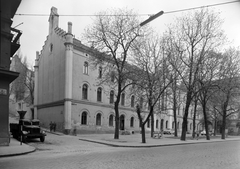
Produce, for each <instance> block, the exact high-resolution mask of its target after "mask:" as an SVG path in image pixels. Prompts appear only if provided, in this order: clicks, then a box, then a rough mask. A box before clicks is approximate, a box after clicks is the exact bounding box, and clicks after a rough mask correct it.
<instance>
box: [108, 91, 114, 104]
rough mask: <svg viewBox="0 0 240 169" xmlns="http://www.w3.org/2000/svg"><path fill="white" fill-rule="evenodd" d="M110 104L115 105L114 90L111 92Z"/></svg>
mask: <svg viewBox="0 0 240 169" xmlns="http://www.w3.org/2000/svg"><path fill="white" fill-rule="evenodd" d="M109 103H110V104H113V103H114V91H113V90H111V91H110V100H109Z"/></svg>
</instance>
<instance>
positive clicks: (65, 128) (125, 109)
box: [34, 7, 192, 134]
mask: <svg viewBox="0 0 240 169" xmlns="http://www.w3.org/2000/svg"><path fill="white" fill-rule="evenodd" d="M48 21H49V34H48V36H47V39H46V41H45V43H44V46H43V47H42V50H41V52H40V53H39V52H37V53H36V60H35V66H34V68H35V97H34V113H35V115H34V117H35V118H38V119H39V120H40V121H41V124H42V126H43V127H46V128H48V127H49V124H50V122H56V124H57V130H58V131H61V132H64V133H66V134H69V133H71V130H72V124H74V126H76V127H77V133H113V132H114V125H115V121H114V120H115V117H114V114H115V113H114V107H113V106H114V105H113V103H114V99H115V95H114V89H110V88H109V86H106V85H97V79H98V78H101V73H102V71H101V70H102V69H101V66H99V67H97V68H95V69H91V68H90V61H89V57H90V56H91V55H92V53H93V49H92V48H91V47H88V46H85V45H84V44H82V43H81V41H79V40H77V39H75V38H74V36H73V34H72V23H71V22H69V23H68V30H67V32H66V31H64V30H63V29H61V28H59V27H58V22H59V15H58V12H57V9H56V8H55V7H52V8H51V13H50V16H49V20H48ZM131 98H132V96H131V95H129V94H128V93H127V91H126V93H124V94H123V95H122V97H121V102H120V106H119V107H120V130H130V131H139V130H140V127H139V120H138V117H137V114H136V112H135V106H136V105H135V106H134V105H132V104H131ZM145 111H147V106H146V107H145ZM173 124H174V123H173V115H172V112H170V111H169V113H165V114H157V113H155V125H154V126H155V130H160V129H166V128H169V129H172V128H173ZM150 126H151V125H150V121H149V123H148V124H147V125H146V131H150ZM178 126H179V129H180V128H181V126H182V109H180V110H179V114H178ZM189 130H192V118H189Z"/></svg>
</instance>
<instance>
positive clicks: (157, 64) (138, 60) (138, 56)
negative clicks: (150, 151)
mask: <svg viewBox="0 0 240 169" xmlns="http://www.w3.org/2000/svg"><path fill="white" fill-rule="evenodd" d="M161 46H162V45H161V43H160V38H159V37H158V36H156V35H155V34H152V35H151V36H148V37H144V38H142V39H139V40H138V41H137V42H136V43H134V47H133V60H132V63H133V64H134V65H136V67H137V68H138V69H139V70H138V71H136V76H135V78H137V79H138V80H137V79H136V80H135V81H136V84H137V87H136V88H135V93H137V95H138V98H142V99H143V98H145V102H146V103H147V106H148V114H147V118H145V120H144V119H142V116H141V113H142V109H143V106H142V102H143V100H142V101H141V99H140V102H139V106H138V107H137V113H138V117H139V120H140V125H141V130H142V142H143V143H145V142H146V140H145V130H144V128H145V124H146V123H147V122H148V121H149V118H150V117H151V137H153V132H154V111H159V110H157V107H156V105H157V103H158V102H159V100H160V98H161V96H162V94H163V93H164V91H165V90H166V89H167V87H168V86H169V85H170V84H171V82H172V79H171V78H172V77H170V76H169V72H168V71H167V70H168V67H167V65H166V64H164V58H163V51H162V47H161ZM163 72H165V74H163ZM163 76H164V77H163ZM163 78H165V79H164V80H163Z"/></svg>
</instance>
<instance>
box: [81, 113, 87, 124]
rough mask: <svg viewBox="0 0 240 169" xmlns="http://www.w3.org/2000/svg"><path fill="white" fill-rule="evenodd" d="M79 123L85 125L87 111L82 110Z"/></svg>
mask: <svg viewBox="0 0 240 169" xmlns="http://www.w3.org/2000/svg"><path fill="white" fill-rule="evenodd" d="M81 124H83V125H86V124H87V112H85V111H84V112H82V117H81Z"/></svg>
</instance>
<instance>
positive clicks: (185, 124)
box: [181, 92, 192, 141]
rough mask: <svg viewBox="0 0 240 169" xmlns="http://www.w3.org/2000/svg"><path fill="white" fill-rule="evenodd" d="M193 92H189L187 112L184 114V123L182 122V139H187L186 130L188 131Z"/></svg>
mask: <svg viewBox="0 0 240 169" xmlns="http://www.w3.org/2000/svg"><path fill="white" fill-rule="evenodd" d="M191 95H192V94H191V92H188V93H187V100H186V107H185V112H184V116H183V123H182V135H181V140H182V141H186V132H187V121H188V109H189V106H190V104H191Z"/></svg>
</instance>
